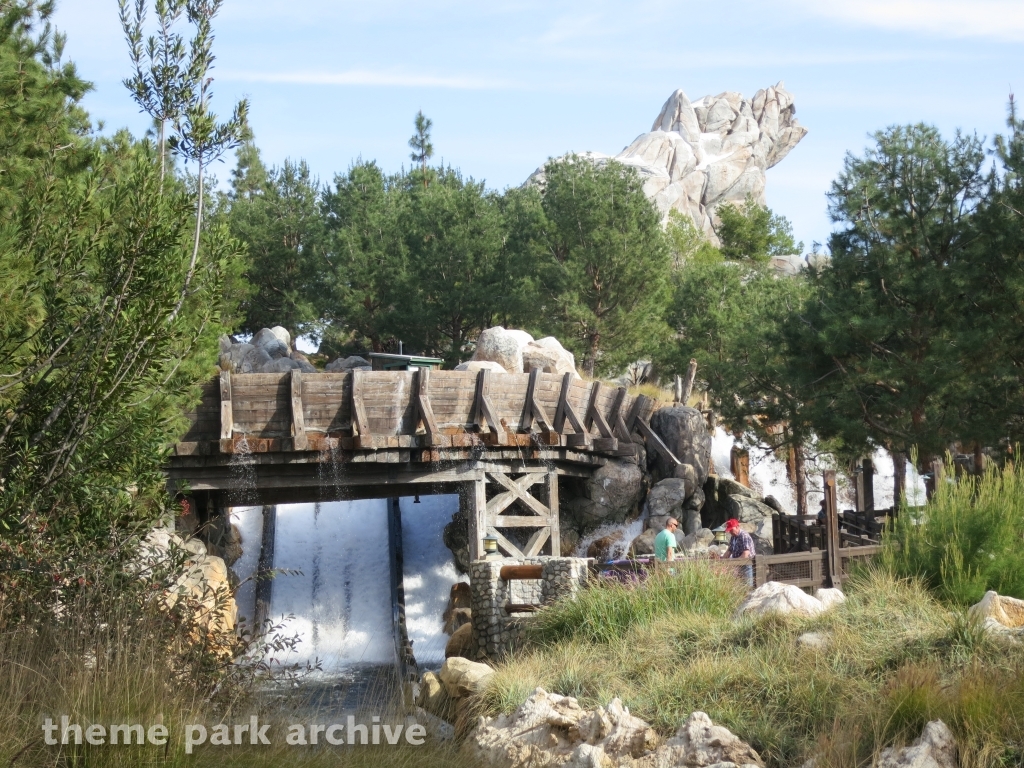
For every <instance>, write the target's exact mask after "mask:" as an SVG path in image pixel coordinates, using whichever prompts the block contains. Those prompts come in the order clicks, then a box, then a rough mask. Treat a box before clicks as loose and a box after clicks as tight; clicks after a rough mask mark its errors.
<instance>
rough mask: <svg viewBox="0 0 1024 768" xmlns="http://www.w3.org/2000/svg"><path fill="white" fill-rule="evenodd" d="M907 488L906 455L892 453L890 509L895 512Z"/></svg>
mask: <svg viewBox="0 0 1024 768" xmlns="http://www.w3.org/2000/svg"><path fill="white" fill-rule="evenodd" d="M906 489H907V457H906V456H905V455H904V454H903V453H900V452H897V453H894V454H892V510H893V514H894V515H895V514H897V512H898V511H899V508H900V505H901V504H902V503H903V496H904V494H905V493H906Z"/></svg>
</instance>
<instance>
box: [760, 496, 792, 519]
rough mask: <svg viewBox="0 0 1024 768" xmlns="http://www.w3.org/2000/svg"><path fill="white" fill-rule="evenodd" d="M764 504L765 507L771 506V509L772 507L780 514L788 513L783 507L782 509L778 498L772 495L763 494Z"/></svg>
mask: <svg viewBox="0 0 1024 768" xmlns="http://www.w3.org/2000/svg"><path fill="white" fill-rule="evenodd" d="M764 505H765V506H766V507H771V508H772V509H774V510H775V511H776V512H778V513H779V514H780V515H788V514H789V513H788V512H786V510H785V509H784V508H783V507H782V504H780V503H779V500H778V499H776V498H775V497H774V496H765V497H764Z"/></svg>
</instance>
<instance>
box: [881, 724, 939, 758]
mask: <svg viewBox="0 0 1024 768" xmlns="http://www.w3.org/2000/svg"><path fill="white" fill-rule="evenodd" d="M956 753H957V748H956V739H954V738H953V734H952V733H951V732H950V730H949V728H948V727H947V726H946V724H945V723H944V722H942V721H941V720H932V721H931V722H930V723H928V724H927V725H926V726H925V727H924V730H923V731H921V735H920V736H919V737H918V738H917V739H915V740H914V743H913V744H911V745H910V746H909V747H903V748H902V749H895V748H893V747H888V748H887V749H883V750H882V753H881V754H880V755H879V756H878V762H877V763H876V768H957V756H956Z"/></svg>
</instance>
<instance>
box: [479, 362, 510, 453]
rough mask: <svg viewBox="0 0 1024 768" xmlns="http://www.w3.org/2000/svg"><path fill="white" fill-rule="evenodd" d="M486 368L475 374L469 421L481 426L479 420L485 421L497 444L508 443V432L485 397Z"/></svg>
mask: <svg viewBox="0 0 1024 768" xmlns="http://www.w3.org/2000/svg"><path fill="white" fill-rule="evenodd" d="M487 381H488V378H487V370H486V369H485V370H482V371H480V372H479V373H478V374H477V380H476V403H475V404H474V406H473V417H472V419H471V421H472V422H473V423H474V424H476V425H477V426H482V424H481V422H482V421H486V422H487V426H488V428H489V429H490V432H491V434H492V435H494V438H495V440H496V442H497V443H498V445H508V434H507V433H506V431H505V428H504V426H503V425H502V421H501V418H500V417H499V416H498V412H497V411H496V410H495V409H494V406H493V405H492V404H491V401H490V400H489V399H488V397H487Z"/></svg>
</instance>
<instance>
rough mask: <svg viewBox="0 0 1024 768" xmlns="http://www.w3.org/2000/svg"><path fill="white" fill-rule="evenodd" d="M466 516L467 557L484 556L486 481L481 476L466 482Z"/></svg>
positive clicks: (476, 558) (478, 558)
mask: <svg viewBox="0 0 1024 768" xmlns="http://www.w3.org/2000/svg"><path fill="white" fill-rule="evenodd" d="M466 517H467V518H468V519H469V559H470V561H473V560H480V559H481V558H483V556H484V536H486V535H487V481H486V480H484V479H483V478H481V479H479V480H476V481H474V482H472V483H466Z"/></svg>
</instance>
